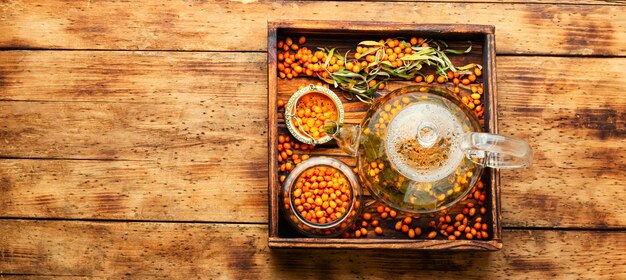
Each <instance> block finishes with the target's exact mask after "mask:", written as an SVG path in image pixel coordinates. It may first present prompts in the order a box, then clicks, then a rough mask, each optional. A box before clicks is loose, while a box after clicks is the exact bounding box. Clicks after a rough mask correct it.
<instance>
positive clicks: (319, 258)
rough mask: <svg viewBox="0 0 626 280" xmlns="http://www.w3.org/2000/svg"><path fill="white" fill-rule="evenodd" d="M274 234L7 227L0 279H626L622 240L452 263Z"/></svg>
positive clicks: (536, 238)
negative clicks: (299, 246) (289, 240)
mask: <svg viewBox="0 0 626 280" xmlns="http://www.w3.org/2000/svg"><path fill="white" fill-rule="evenodd" d="M266 231H267V227H266V226H265V225H231V224H179V223H118V222H68V221H21V220H2V221H0V232H2V235H0V271H2V272H3V273H16V274H22V273H23V274H36V275H48V274H54V275H69V276H71V275H86V276H97V277H110V278H121V277H139V278H146V277H154V276H165V275H167V277H168V278H172V279H189V278H196V277H202V278H229V279H244V278H245V279H288V278H296V277H297V278H302V277H303V276H306V277H308V278H322V277H327V276H328V275H333V277H334V278H339V279H344V278H345V279H354V278H385V279H388V278H410V279H414V278H427V279H430V278H440V277H444V278H472V279H474V278H480V279H521V278H524V279H527V278H538V279H545V278H563V279H572V278H594V279H620V278H623V277H626V255H625V252H626V233H625V232H623V231H610V232H598V231H536V230H505V231H504V244H505V246H504V248H503V250H502V251H500V252H494V253H478V252H457V253H454V254H452V253H450V252H429V253H428V254H419V253H415V252H411V251H406V250H403V251H399V250H386V251H385V250H360V251H358V252H357V251H347V250H312V249H311V250H306V254H302V253H304V252H305V251H302V250H293V249H291V250H289V249H286V250H285V249H282V250H278V249H276V250H270V249H269V248H268V247H267V237H266ZM355 253H356V254H355ZM294 256H301V257H294ZM390 264H392V265H390ZM406 271H410V274H407V273H406Z"/></svg>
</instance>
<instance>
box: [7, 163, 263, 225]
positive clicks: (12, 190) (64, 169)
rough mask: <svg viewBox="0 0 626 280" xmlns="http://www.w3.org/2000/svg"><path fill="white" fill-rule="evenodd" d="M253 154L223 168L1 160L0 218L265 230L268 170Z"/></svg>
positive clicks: (206, 164) (209, 165)
mask: <svg viewBox="0 0 626 280" xmlns="http://www.w3.org/2000/svg"><path fill="white" fill-rule="evenodd" d="M218 154H219V152H218ZM256 154H260V153H254V155H250V156H249V157H248V158H249V159H250V160H249V161H248V160H235V159H232V158H231V159H228V160H222V161H221V162H220V161H194V162H189V161H185V160H180V161H179V160H171V159H170V160H161V161H84V160H80V161H75V160H6V159H3V160H0V194H1V195H0V216H4V217H16V216H19V217H52V218H92V219H123V220H129V219H130V220H157V221H158V220H184V221H197V220H199V221H224V222H263V221H266V219H267V215H266V212H267V210H266V209H267V206H266V199H267V178H266V177H265V176H266V174H267V168H268V167H267V166H268V165H267V163H266V162H265V163H264V162H263V161H265V160H266V159H265V158H263V157H262V158H256V157H255V156H256ZM226 156H227V155H226ZM224 162H226V163H224ZM225 166H227V168H226V167H225ZM225 169H227V170H228V172H225Z"/></svg>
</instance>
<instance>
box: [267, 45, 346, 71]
mask: <svg viewBox="0 0 626 280" xmlns="http://www.w3.org/2000/svg"><path fill="white" fill-rule="evenodd" d="M304 43H306V38H305V37H304V36H300V38H298V41H297V44H296V42H294V41H293V39H291V38H290V37H287V38H285V40H284V41H283V40H280V41H278V43H277V44H276V47H277V48H278V50H279V52H278V57H277V59H278V62H277V67H278V76H279V77H280V78H281V79H285V78H287V79H293V78H295V77H298V76H301V75H302V76H313V75H314V74H318V75H320V76H322V77H324V78H328V77H329V74H328V72H326V71H325V68H324V66H323V65H324V62H325V61H326V57H327V54H326V53H324V52H323V51H316V52H313V51H311V50H310V49H308V48H306V47H300V46H301V45H302V44H304ZM298 44H299V45H298ZM281 50H282V51H281ZM343 65H344V61H341V60H339V59H338V58H337V57H336V56H333V57H332V58H331V59H330V64H329V66H328V68H327V70H328V71H330V72H331V73H332V72H335V71H338V70H339V69H340V68H341V67H342V66H343Z"/></svg>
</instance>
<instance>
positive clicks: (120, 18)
mask: <svg viewBox="0 0 626 280" xmlns="http://www.w3.org/2000/svg"><path fill="white" fill-rule="evenodd" d="M1 5H2V7H3V9H2V10H1V11H2V12H1V14H0V23H1V24H0V34H2V35H0V47H2V48H9V49H22V48H44V49H48V48H53V49H58V48H61V49H122V50H220V51H233V50H246V51H264V50H266V34H267V32H266V30H267V26H266V22H267V20H268V19H298V20H300V19H307V18H308V19H315V20H335V19H344V18H345V15H346V11H359V12H358V16H354V17H350V18H351V19H354V20H361V21H365V22H372V21H399V22H405V23H479V24H492V25H496V29H497V32H498V42H497V45H498V52H499V53H500V54H511V53H525V54H570V55H572V54H579V55H624V54H626V31H625V30H626V28H625V27H626V18H624V17H623V16H622V15H623V14H624V13H625V12H626V7H625V6H598V5H552V4H550V5H533V4H509V3H506V4H505V3H502V4H493V3H474V4H468V3H425V4H415V3H410V2H397V3H396V2H394V3H379V2H371V3H364V2H290V3H284V2H271V1H269V2H265V1H262V2H248V1H243V2H222V1H207V2H193V3H189V2H186V1H172V2H169V3H168V5H161V4H160V3H158V2H154V1H132V2H114V3H110V2H106V3H105V2H100V1H89V2H86V3H84V2H66V1H63V0H55V1H38V2H37V1H28V2H24V1H18V0H15V1H5V2H3V3H2V4H1ZM307 13H310V14H309V15H307ZM233 26H237V28H236V30H234V29H233ZM233 31H235V33H233Z"/></svg>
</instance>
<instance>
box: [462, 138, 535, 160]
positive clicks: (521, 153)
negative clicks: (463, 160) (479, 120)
mask: <svg viewBox="0 0 626 280" xmlns="http://www.w3.org/2000/svg"><path fill="white" fill-rule="evenodd" d="M459 146H460V148H461V150H463V152H464V153H465V156H467V158H469V159H470V160H472V161H473V162H475V163H477V164H480V165H483V166H488V167H493V168H506V169H510V168H519V167H527V166H530V165H531V163H532V159H533V155H532V148H531V147H530V145H528V143H526V142H524V141H522V140H519V139H516V138H512V137H507V136H502V135H497V134H491V133H483V132H469V133H466V134H463V135H461V137H460V141H459Z"/></svg>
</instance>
